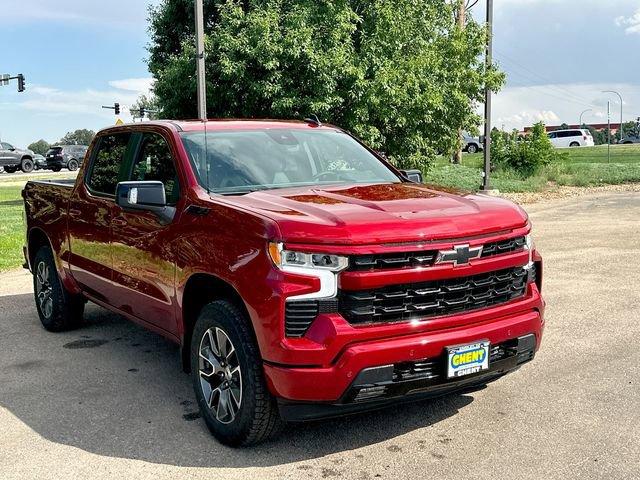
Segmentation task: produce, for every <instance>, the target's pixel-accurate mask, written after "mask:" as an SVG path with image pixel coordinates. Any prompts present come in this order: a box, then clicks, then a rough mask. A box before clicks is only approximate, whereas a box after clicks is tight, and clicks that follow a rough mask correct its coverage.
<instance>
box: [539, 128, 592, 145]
mask: <svg viewBox="0 0 640 480" xmlns="http://www.w3.org/2000/svg"><path fill="white" fill-rule="evenodd" d="M548 136H549V140H551V143H552V144H553V146H554V147H556V148H564V147H593V146H594V145H595V143H594V141H593V137H592V136H591V132H590V131H589V130H556V131H554V132H550V133H549V134H548Z"/></svg>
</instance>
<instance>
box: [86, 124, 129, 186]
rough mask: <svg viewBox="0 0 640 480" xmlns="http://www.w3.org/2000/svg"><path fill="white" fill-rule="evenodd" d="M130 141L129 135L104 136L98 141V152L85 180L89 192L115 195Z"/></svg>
mask: <svg viewBox="0 0 640 480" xmlns="http://www.w3.org/2000/svg"><path fill="white" fill-rule="evenodd" d="M130 139H131V134H130V133H117V134H112V135H105V136H104V137H102V138H100V139H99V144H98V150H97V152H96V154H95V156H94V157H93V164H92V165H91V171H90V172H89V176H88V179H87V186H88V187H89V189H90V190H91V191H93V192H95V193H98V194H105V195H115V194H116V186H117V185H118V181H119V178H120V170H121V168H122V165H123V163H124V160H125V155H126V153H127V147H128V145H129V140H130Z"/></svg>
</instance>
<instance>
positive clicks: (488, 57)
mask: <svg viewBox="0 0 640 480" xmlns="http://www.w3.org/2000/svg"><path fill="white" fill-rule="evenodd" d="M492 63H493V0H487V50H486V54H485V75H486V74H487V73H488V72H489V69H490V68H491V64H492ZM490 171H491V89H490V88H489V85H488V84H487V85H485V87H484V179H483V182H482V190H483V191H484V192H487V191H489V188H490V185H491V184H490V182H489V174H490Z"/></svg>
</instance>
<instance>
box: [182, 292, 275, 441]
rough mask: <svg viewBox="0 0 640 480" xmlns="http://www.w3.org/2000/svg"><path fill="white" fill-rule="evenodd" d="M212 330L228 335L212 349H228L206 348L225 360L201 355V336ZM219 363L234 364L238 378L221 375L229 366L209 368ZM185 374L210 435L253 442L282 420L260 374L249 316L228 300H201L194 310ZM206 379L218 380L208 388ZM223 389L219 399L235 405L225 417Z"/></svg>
mask: <svg viewBox="0 0 640 480" xmlns="http://www.w3.org/2000/svg"><path fill="white" fill-rule="evenodd" d="M218 330H221V331H222V332H223V333H224V335H226V337H227V340H228V341H229V342H228V343H226V345H227V347H231V348H227V347H225V348H226V350H223V349H222V348H218V350H220V352H222V353H225V351H227V350H229V351H231V353H229V354H228V355H216V354H215V353H213V349H212V348H210V347H209V351H208V354H212V353H213V356H218V357H219V359H223V358H226V360H224V361H226V364H225V363H217V364H216V365H217V367H214V363H213V362H211V361H208V360H203V359H202V357H201V355H200V351H201V347H203V346H204V349H203V351H206V348H207V347H206V345H207V342H208V341H209V340H210V339H211V337H206V336H207V335H208V332H212V335H215V336H216V337H217V335H218V333H219V332H218ZM205 337H206V338H205ZM208 339H209V340H208ZM209 344H211V342H210V341H209ZM218 344H221V343H218ZM214 361H218V359H216V360H214ZM220 366H222V367H224V368H227V369H231V368H232V367H235V366H237V367H239V378H240V380H239V382H238V381H237V378H235V379H234V377H231V376H227V375H228V373H229V370H227V371H226V373H223V372H222V371H220V372H219V373H215V372H216V368H218V367H220ZM201 370H202V373H201ZM209 370H210V371H211V373H210V374H208V373H209ZM222 370H223V369H222ZM236 375H237V374H236ZM191 377H192V380H193V388H194V392H195V395H196V399H197V401H198V406H199V407H200V412H201V414H202V418H204V421H205V423H206V424H207V427H208V428H209V430H210V431H211V433H212V434H213V436H214V437H216V438H217V439H218V441H220V442H221V443H223V444H225V445H229V446H232V447H239V446H249V445H255V444H257V443H260V442H263V441H265V440H267V439H269V438H270V437H272V436H273V435H275V434H276V433H277V432H278V431H279V429H280V427H281V426H282V421H281V419H280V416H279V413H278V407H277V404H276V401H275V398H274V397H273V396H272V395H271V394H270V392H269V390H268V388H267V385H266V382H265V379H264V375H263V369H262V359H261V358H260V352H259V351H258V346H257V344H256V340H255V337H254V334H253V330H252V329H251V326H250V320H249V319H248V318H247V317H246V316H245V314H244V313H243V312H242V311H241V310H240V309H239V308H238V307H236V306H235V305H233V304H232V303H229V302H226V301H215V302H212V303H210V304H208V305H206V306H205V307H204V308H203V309H202V311H201V312H200V316H199V317H198V321H197V322H196V325H195V327H194V330H193V336H192V340H191ZM227 380H228V381H227ZM212 381H214V382H219V384H218V388H213V386H212V385H211V382H212ZM203 382H204V383H203ZM206 384H208V385H209V387H208V390H210V395H209V398H205V395H206V394H205V390H206V389H207V387H206ZM238 384H239V386H238ZM203 385H204V386H203ZM225 389H226V390H227V392H226V394H227V397H226V401H225V402H227V403H228V404H229V405H232V403H231V402H233V405H232V407H231V409H234V408H235V410H236V412H235V414H234V415H233V416H229V415H227V417H226V419H225V418H222V419H219V418H218V416H219V415H220V410H221V408H220V404H221V403H222V401H221V400H222V395H223V391H224V390H225ZM215 392H219V393H217V394H216V393H215ZM233 392H239V393H237V394H236V395H237V397H239V399H240V400H239V402H238V401H236V400H234V399H235V398H236V395H234V396H233V397H231V395H232V394H233ZM216 397H217V398H218V402H219V403H218V404H217V408H216V410H215V411H214V408H213V407H210V406H209V402H210V401H211V402H212V403H213V402H215V398H216ZM227 410H228V407H227ZM225 420H228V421H225Z"/></svg>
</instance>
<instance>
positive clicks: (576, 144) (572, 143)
mask: <svg viewBox="0 0 640 480" xmlns="http://www.w3.org/2000/svg"><path fill="white" fill-rule="evenodd" d="M569 146H570V147H572V148H573V147H579V146H580V144H579V143H578V142H571V143H570V144H569Z"/></svg>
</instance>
